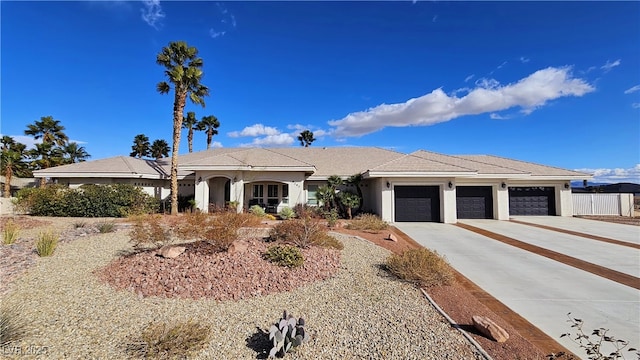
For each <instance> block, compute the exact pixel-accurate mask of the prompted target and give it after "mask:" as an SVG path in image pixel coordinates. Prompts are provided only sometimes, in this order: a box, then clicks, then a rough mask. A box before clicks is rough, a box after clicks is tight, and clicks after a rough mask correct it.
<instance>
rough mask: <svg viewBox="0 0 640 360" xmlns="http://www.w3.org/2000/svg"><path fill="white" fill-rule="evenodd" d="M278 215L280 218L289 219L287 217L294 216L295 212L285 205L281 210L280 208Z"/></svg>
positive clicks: (291, 217)
mask: <svg viewBox="0 0 640 360" xmlns="http://www.w3.org/2000/svg"><path fill="white" fill-rule="evenodd" d="M278 215H279V216H280V218H281V219H282V220H289V219H293V218H294V217H295V216H296V213H295V211H293V209H292V208H290V207H288V206H287V207H283V208H282V210H280V213H278Z"/></svg>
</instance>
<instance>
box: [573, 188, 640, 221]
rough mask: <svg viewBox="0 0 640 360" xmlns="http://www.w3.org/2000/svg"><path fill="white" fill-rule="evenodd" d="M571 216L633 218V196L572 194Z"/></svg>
mask: <svg viewBox="0 0 640 360" xmlns="http://www.w3.org/2000/svg"><path fill="white" fill-rule="evenodd" d="M572 196H573V215H621V216H630V217H631V216H633V194H598V193H594V194H581V193H578V194H572Z"/></svg>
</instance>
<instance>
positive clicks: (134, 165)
mask: <svg viewBox="0 0 640 360" xmlns="http://www.w3.org/2000/svg"><path fill="white" fill-rule="evenodd" d="M170 164H171V160H169V159H162V160H160V161H158V162H156V161H154V160H144V159H138V158H133V157H130V156H116V157H111V158H106V159H99V160H92V161H84V162H79V163H75V164H68V165H61V166H56V167H52V168H48V169H43V170H37V171H34V172H33V173H34V175H43V176H47V177H49V176H50V177H56V176H61V175H64V177H95V176H98V175H99V176H110V177H121V178H124V177H127V178H131V177H141V178H145V179H163V178H168V177H169V171H170ZM178 175H179V176H184V175H186V174H185V173H184V172H183V173H182V174H180V173H179V174H178Z"/></svg>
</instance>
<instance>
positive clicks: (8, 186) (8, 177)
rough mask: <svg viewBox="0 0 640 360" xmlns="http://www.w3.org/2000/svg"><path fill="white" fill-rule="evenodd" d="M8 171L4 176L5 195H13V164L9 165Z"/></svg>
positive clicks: (7, 196)
mask: <svg viewBox="0 0 640 360" xmlns="http://www.w3.org/2000/svg"><path fill="white" fill-rule="evenodd" d="M6 170H7V171H6V172H5V177H4V197H6V198H9V197H11V178H12V177H13V171H11V165H9V166H7V169H6Z"/></svg>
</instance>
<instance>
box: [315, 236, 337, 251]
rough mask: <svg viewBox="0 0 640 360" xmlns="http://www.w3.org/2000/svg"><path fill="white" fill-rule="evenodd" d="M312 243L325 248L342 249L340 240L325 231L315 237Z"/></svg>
mask: <svg viewBox="0 0 640 360" xmlns="http://www.w3.org/2000/svg"><path fill="white" fill-rule="evenodd" d="M312 245H314V246H319V247H323V248H326V249H336V250H342V249H344V245H343V244H342V243H341V242H340V240H338V239H336V238H335V237H333V236H331V235H329V234H326V233H325V234H322V235H319V236H317V237H315V238H314V239H313V243H312Z"/></svg>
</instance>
